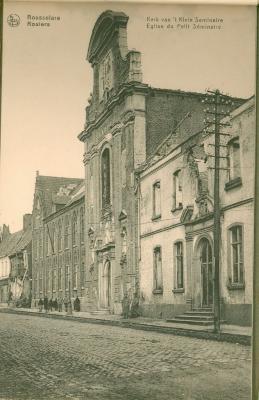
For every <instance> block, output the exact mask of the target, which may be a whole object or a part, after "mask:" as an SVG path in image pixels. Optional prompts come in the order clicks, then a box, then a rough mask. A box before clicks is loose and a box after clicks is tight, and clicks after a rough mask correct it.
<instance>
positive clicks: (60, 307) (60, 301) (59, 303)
mask: <svg viewBox="0 0 259 400" xmlns="http://www.w3.org/2000/svg"><path fill="white" fill-rule="evenodd" d="M62 305H63V300H62V297H59V298H58V312H62Z"/></svg>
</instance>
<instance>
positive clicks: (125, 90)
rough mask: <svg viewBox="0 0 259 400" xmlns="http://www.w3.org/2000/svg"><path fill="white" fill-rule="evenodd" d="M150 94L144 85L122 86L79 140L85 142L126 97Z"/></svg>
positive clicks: (128, 84)
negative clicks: (135, 94)
mask: <svg viewBox="0 0 259 400" xmlns="http://www.w3.org/2000/svg"><path fill="white" fill-rule="evenodd" d="M148 92H149V86H148V85H147V84H144V83H135V82H134V83H125V84H123V85H122V86H121V88H120V89H119V91H118V92H117V93H116V94H115V95H114V96H113V97H111V98H110V99H109V101H108V103H107V105H106V107H105V109H104V110H103V112H102V113H101V114H100V115H99V116H98V117H97V119H96V120H95V121H92V122H89V124H88V125H87V127H86V128H85V129H84V130H83V131H82V132H81V133H80V134H79V135H78V139H79V140H80V141H81V142H84V141H85V140H86V139H87V138H88V137H89V136H90V135H91V133H92V131H93V130H94V129H97V128H98V127H99V126H100V125H101V124H102V123H103V121H104V120H105V119H107V117H108V116H109V115H110V114H111V113H112V111H113V109H114V108H115V106H116V105H118V104H120V103H121V101H122V100H123V99H124V98H125V97H126V96H130V95H132V94H134V93H141V94H143V95H147V94H148Z"/></svg>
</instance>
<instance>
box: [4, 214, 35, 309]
mask: <svg viewBox="0 0 259 400" xmlns="http://www.w3.org/2000/svg"><path fill="white" fill-rule="evenodd" d="M31 246H32V228H31V214H25V215H24V216H23V229H22V230H20V231H18V232H15V233H10V231H9V228H8V227H6V226H5V225H4V227H3V231H2V239H1V242H0V303H4V304H6V303H10V302H14V303H15V302H17V301H18V300H22V299H25V300H26V305H29V303H30V297H31Z"/></svg>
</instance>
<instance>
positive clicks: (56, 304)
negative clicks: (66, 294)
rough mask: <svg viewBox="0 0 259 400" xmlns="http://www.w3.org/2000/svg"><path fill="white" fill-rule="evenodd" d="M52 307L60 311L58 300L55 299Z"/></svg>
mask: <svg viewBox="0 0 259 400" xmlns="http://www.w3.org/2000/svg"><path fill="white" fill-rule="evenodd" d="M52 306H53V308H54V310H55V311H58V300H57V298H55V300H54V301H53V302H52Z"/></svg>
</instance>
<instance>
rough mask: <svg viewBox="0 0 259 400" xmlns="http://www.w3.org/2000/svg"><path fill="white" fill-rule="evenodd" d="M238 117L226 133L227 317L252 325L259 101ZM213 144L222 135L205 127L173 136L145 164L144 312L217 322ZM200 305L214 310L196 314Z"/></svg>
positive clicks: (223, 247)
mask: <svg viewBox="0 0 259 400" xmlns="http://www.w3.org/2000/svg"><path fill="white" fill-rule="evenodd" d="M230 121H231V124H232V127H231V128H228V129H227V134H228V135H229V136H226V135H225V136H222V137H221V144H222V147H221V157H222V158H221V162H220V163H221V168H222V169H221V170H220V205H221V241H220V297H221V312H222V314H221V317H222V319H223V320H225V321H226V322H228V323H231V324H239V325H251V320H252V291H253V265H254V262H253V243H254V178H255V153H254V152H255V99H254V98H251V99H250V100H248V101H247V102H245V103H244V104H242V105H241V106H240V107H238V108H236V109H235V110H234V111H232V113H231V117H230ZM225 133H226V131H225ZM213 144H214V135H211V134H208V135H207V136H205V137H204V132H200V133H197V134H196V135H194V136H192V137H190V138H189V139H187V140H185V141H182V140H181V137H179V136H178V140H177V139H176V138H172V137H170V135H169V137H168V139H167V141H166V142H165V143H164V145H162V146H160V149H158V150H157V153H156V155H155V157H153V158H151V159H150V160H149V162H148V163H146V165H144V166H143V167H142V168H140V169H139V175H138V176H139V182H140V184H139V202H140V251H139V258H140V265H139V271H140V272H139V275H140V292H141V299H142V304H141V308H142V313H143V315H146V316H151V317H163V318H169V319H172V318H173V320H174V321H175V322H177V321H178V322H192V323H195V321H196V323H197V321H198V323H201V320H202V319H201V317H202V316H206V318H205V321H202V322H203V323H206V319H207V323H208V324H209V323H210V324H211V323H213V302H214V295H213V286H214V285H213V274H214V272H213V209H214V193H213V191H214V169H213V166H214V158H213V154H214V153H213V151H214V148H213ZM199 308H201V309H204V310H205V311H206V313H203V314H202V313H200V312H199V313H197V314H195V312H192V313H190V312H189V311H190V310H194V309H199ZM185 312H187V313H185ZM175 317H176V318H175ZM195 318H197V319H196V320H195Z"/></svg>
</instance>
